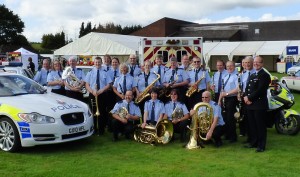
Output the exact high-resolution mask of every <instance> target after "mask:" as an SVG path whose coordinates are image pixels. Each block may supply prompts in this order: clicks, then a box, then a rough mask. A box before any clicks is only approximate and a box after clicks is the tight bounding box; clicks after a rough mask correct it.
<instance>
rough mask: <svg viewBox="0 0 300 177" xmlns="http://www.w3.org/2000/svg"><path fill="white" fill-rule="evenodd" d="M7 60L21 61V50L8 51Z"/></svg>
mask: <svg viewBox="0 0 300 177" xmlns="http://www.w3.org/2000/svg"><path fill="white" fill-rule="evenodd" d="M8 61H18V62H21V61H22V58H21V52H8Z"/></svg>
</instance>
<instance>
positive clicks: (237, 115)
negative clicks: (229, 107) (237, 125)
mask: <svg viewBox="0 0 300 177" xmlns="http://www.w3.org/2000/svg"><path fill="white" fill-rule="evenodd" d="M241 75H242V73H240V74H239V76H238V86H239V87H238V88H239V90H238V98H239V99H238V101H239V103H238V106H237V107H236V112H235V113H234V118H235V120H236V121H237V122H241V121H242V120H243V118H244V117H243V115H241V110H242V102H243V100H242V96H243V92H242V82H241Z"/></svg>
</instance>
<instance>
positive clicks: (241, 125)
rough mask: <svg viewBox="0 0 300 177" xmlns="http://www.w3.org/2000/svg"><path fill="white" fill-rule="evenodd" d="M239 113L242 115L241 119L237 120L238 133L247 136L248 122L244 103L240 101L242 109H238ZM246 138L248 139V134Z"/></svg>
mask: <svg viewBox="0 0 300 177" xmlns="http://www.w3.org/2000/svg"><path fill="white" fill-rule="evenodd" d="M240 113H241V116H242V117H243V120H242V121H240V122H239V129H240V135H244V136H245V135H247V136H248V130H249V123H248V115H247V109H246V105H245V103H244V102H243V103H242V110H240ZM248 139H249V136H248ZM247 141H248V140H247Z"/></svg>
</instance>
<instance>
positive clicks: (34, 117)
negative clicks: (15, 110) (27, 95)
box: [18, 113, 55, 124]
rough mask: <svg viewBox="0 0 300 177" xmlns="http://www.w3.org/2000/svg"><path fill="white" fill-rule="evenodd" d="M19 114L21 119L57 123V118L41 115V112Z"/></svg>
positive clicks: (30, 121)
mask: <svg viewBox="0 0 300 177" xmlns="http://www.w3.org/2000/svg"><path fill="white" fill-rule="evenodd" d="M18 116H19V117H20V119H22V120H24V121H25V122H28V123H35V124H48V123H55V119H54V118H53V117H49V116H45V115H41V114H39V113H20V114H18Z"/></svg>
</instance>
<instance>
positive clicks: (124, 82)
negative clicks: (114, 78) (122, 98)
mask: <svg viewBox="0 0 300 177" xmlns="http://www.w3.org/2000/svg"><path fill="white" fill-rule="evenodd" d="M123 91H124V95H125V93H126V91H127V89H126V76H124V80H123Z"/></svg>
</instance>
